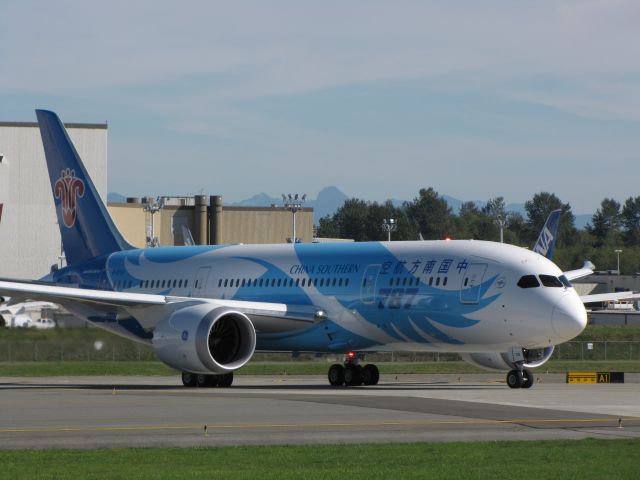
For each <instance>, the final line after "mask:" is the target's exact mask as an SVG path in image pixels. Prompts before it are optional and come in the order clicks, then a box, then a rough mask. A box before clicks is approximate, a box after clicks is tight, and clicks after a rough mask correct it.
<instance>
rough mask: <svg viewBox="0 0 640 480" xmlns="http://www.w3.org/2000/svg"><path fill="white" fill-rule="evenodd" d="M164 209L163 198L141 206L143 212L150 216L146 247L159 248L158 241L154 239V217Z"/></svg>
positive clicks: (156, 238)
mask: <svg viewBox="0 0 640 480" xmlns="http://www.w3.org/2000/svg"><path fill="white" fill-rule="evenodd" d="M163 208H164V198H161V197H158V198H156V199H155V200H151V201H150V202H146V203H145V204H144V206H143V209H144V211H145V212H148V213H149V214H151V227H150V229H149V231H148V232H147V247H159V246H160V240H159V239H158V237H156V228H155V221H154V216H155V214H156V213H158V212H159V211H160V210H162V209H163Z"/></svg>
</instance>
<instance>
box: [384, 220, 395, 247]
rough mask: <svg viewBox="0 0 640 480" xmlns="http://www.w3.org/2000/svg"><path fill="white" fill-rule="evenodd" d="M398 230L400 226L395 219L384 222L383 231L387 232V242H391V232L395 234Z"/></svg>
mask: <svg viewBox="0 0 640 480" xmlns="http://www.w3.org/2000/svg"><path fill="white" fill-rule="evenodd" d="M397 229H398V224H397V223H396V220H395V218H390V219H389V220H387V219H386V218H385V219H383V220H382V231H383V232H387V242H390V241H391V232H395V231H396V230H397Z"/></svg>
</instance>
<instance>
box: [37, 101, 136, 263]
mask: <svg viewBox="0 0 640 480" xmlns="http://www.w3.org/2000/svg"><path fill="white" fill-rule="evenodd" d="M36 115H37V117H38V124H39V126H40V135H41V136H42V145H43V146H44V154H45V157H46V160H47V168H48V170H49V178H50V180H51V189H52V191H53V198H54V203H55V207H56V214H57V216H58V224H59V227H60V234H61V236H62V245H63V247H64V252H65V256H66V259H67V265H74V264H77V263H81V262H84V261H86V260H90V259H92V258H95V257H99V256H102V255H106V254H109V253H113V252H117V251H120V250H126V249H130V248H132V247H131V246H130V245H129V244H128V243H127V242H126V241H125V240H124V238H123V237H122V235H121V234H120V232H119V231H118V229H117V228H116V226H115V225H114V223H113V220H111V217H110V216H109V213H108V212H107V209H106V207H105V205H104V203H102V200H101V199H100V196H99V195H98V191H97V190H96V188H95V186H94V184H93V182H92V181H91V178H90V177H89V174H88V173H87V170H86V169H85V167H84V165H83V163H82V160H81V159H80V156H79V155H78V152H77V151H76V149H75V147H74V146H73V143H72V142H71V140H70V139H69V135H67V131H66V130H65V128H64V125H63V124H62V122H61V121H60V119H59V118H58V116H57V115H56V114H55V113H53V112H49V111H46V110H36Z"/></svg>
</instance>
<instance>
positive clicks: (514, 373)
mask: <svg viewBox="0 0 640 480" xmlns="http://www.w3.org/2000/svg"><path fill="white" fill-rule="evenodd" d="M523 383H524V378H523V375H522V372H521V371H520V370H511V371H510V372H509V373H507V385H509V388H520V387H522V384H523Z"/></svg>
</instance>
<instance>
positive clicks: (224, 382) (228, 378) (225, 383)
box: [218, 372, 233, 388]
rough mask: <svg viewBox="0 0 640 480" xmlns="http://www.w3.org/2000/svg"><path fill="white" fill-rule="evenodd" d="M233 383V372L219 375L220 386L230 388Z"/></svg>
mask: <svg viewBox="0 0 640 480" xmlns="http://www.w3.org/2000/svg"><path fill="white" fill-rule="evenodd" d="M232 383H233V372H229V373H225V374H224V375H219V376H218V386H220V387H223V388H228V387H230V386H231V384H232Z"/></svg>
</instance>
